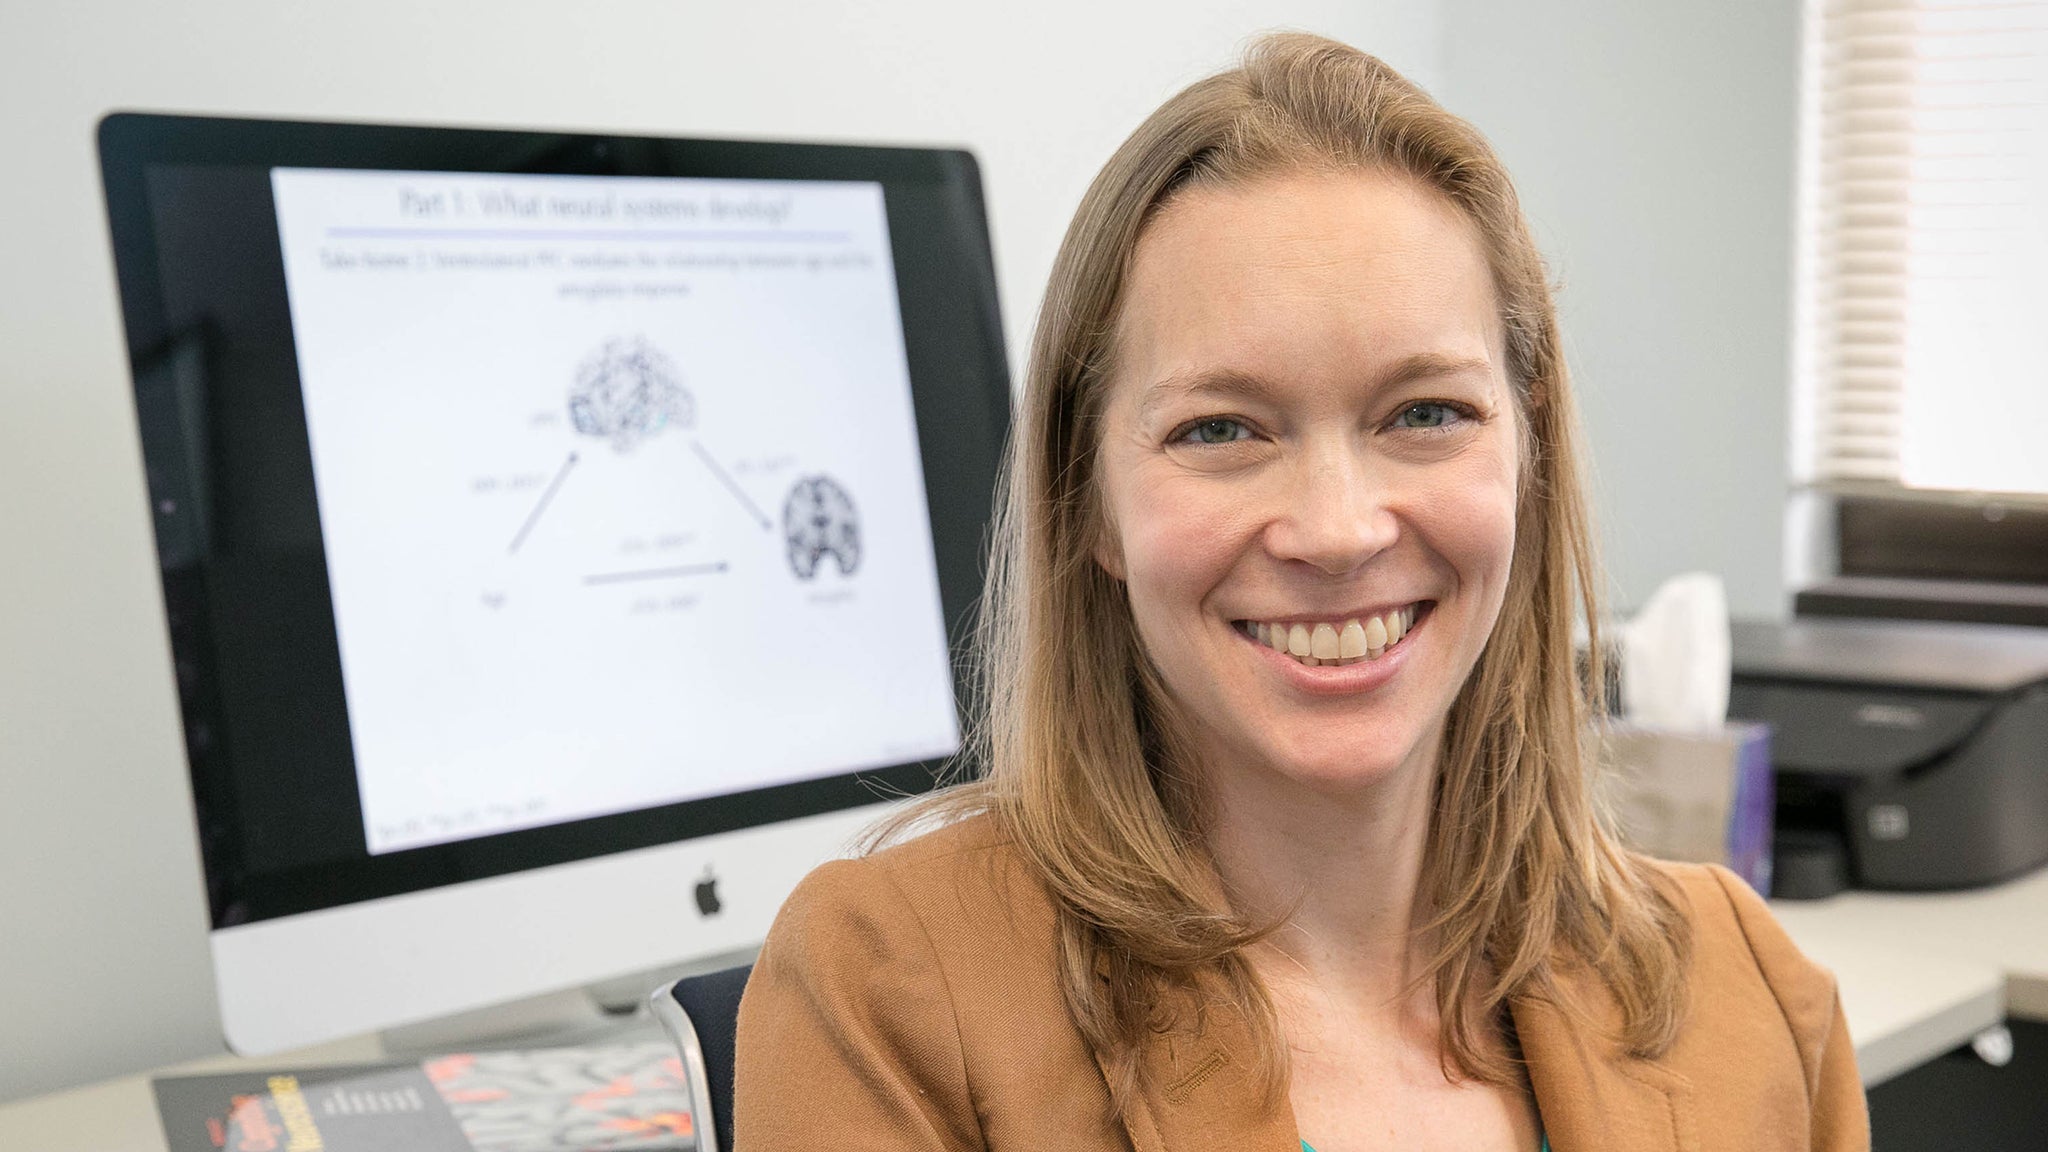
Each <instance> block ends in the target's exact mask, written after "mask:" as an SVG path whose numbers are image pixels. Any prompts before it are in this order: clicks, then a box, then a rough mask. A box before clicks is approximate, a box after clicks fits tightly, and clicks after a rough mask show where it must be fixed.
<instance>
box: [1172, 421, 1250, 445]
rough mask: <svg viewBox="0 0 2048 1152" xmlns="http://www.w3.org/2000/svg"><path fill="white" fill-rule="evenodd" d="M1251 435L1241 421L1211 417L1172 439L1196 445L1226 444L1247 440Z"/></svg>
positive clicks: (1197, 422)
mask: <svg viewBox="0 0 2048 1152" xmlns="http://www.w3.org/2000/svg"><path fill="white" fill-rule="evenodd" d="M1251 434H1252V430H1251V429H1249V428H1247V427H1245V426H1244V423H1243V421H1240V420H1232V419H1231V418H1229V417H1228V416H1211V417H1210V418H1208V419H1206V420H1197V421H1195V422H1194V423H1193V424H1190V425H1188V426H1187V427H1186V428H1183V429H1182V430H1181V432H1180V435H1178V436H1176V437H1174V439H1176V440H1180V441H1183V442H1193V443H1196V444H1228V443H1230V442H1231V441H1233V440H1249V439H1250V438H1251Z"/></svg>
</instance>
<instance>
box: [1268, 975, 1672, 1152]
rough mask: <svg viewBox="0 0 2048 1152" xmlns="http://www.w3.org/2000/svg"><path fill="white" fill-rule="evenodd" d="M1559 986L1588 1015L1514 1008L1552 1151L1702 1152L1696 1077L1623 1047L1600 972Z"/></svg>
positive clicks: (1537, 1005) (1521, 1004) (1562, 980)
mask: <svg viewBox="0 0 2048 1152" xmlns="http://www.w3.org/2000/svg"><path fill="white" fill-rule="evenodd" d="M1557 985H1558V993H1559V997H1560V999H1561V1000H1562V1001H1563V1002H1564V1003H1565V1004H1570V1005H1575V1006H1577V1007H1578V1009H1579V1011H1580V1013H1581V1014H1582V1015H1580V1016H1578V1017H1576V1018H1575V1017H1574V1016H1573V1015H1572V1014H1571V1013H1569V1012H1568V1011H1567V1010H1566V1009H1565V1008H1563V1007H1560V1006H1558V1005H1551V1004H1544V1003H1541V1002H1537V1001H1533V1000H1517V1001H1515V1002H1513V1003H1512V1004H1511V1005H1510V1006H1509V1007H1510V1010H1511V1011H1512V1012H1513V1014H1514V1019H1515V1032H1516V1034H1517V1036H1518V1037H1519V1038H1520V1039H1521V1042H1522V1058H1523V1059H1524V1060H1525V1061H1527V1063H1528V1066H1529V1081H1530V1084H1531V1085H1532V1086H1534V1088H1535V1090H1536V1109H1537V1111H1538V1112H1540V1113H1541V1114H1542V1116H1543V1130H1544V1133H1545V1134H1546V1135H1548V1136H1549V1137H1550V1147H1551V1149H1552V1152H1604V1150H1606V1149H1616V1150H1619V1149H1642V1150H1644V1152H1697V1150H1698V1148H1699V1140H1700V1138H1699V1123H1698V1121H1697V1119H1696V1117H1695V1116H1694V1110H1693V1093H1692V1084H1691V1082H1690V1081H1688V1080H1687V1079H1686V1078H1685V1077H1684V1076H1682V1075H1680V1074H1679V1073H1678V1071H1677V1070H1676V1069H1673V1068H1671V1067H1669V1066H1668V1065H1667V1064H1666V1063H1665V1062H1663V1061H1660V1060H1642V1059H1638V1058H1636V1057H1633V1056H1630V1055H1629V1054H1628V1053H1627V1052H1625V1051H1623V1050H1622V1048H1621V1046H1620V1045H1619V1044H1618V1043H1617V1042H1616V1041H1615V1039H1614V1037H1616V1036H1618V1035H1620V1032H1621V1028H1620V1024H1621V1011H1620V1008H1619V1006H1618V1005H1616V1004H1615V1002H1614V997H1613V996H1611V995H1609V994H1608V992H1607V989H1606V988H1605V987H1603V986H1601V984H1600V982H1599V980H1598V978H1597V977H1596V976H1595V975H1593V974H1592V973H1590V972H1587V971H1586V970H1584V969H1572V970H1567V971H1564V972H1561V973H1559V975H1558V977H1557ZM1581 1020H1583V1021H1584V1023H1581V1022H1579V1021H1581ZM1294 1152H1300V1147H1299V1145H1296V1147H1295V1149H1294Z"/></svg>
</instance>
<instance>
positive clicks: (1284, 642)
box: [1244, 604, 1417, 664]
mask: <svg viewBox="0 0 2048 1152" xmlns="http://www.w3.org/2000/svg"><path fill="white" fill-rule="evenodd" d="M1416 607H1417V606H1416V605H1414V604H1410V605H1408V606H1407V607H1405V608H1395V609H1392V610H1391V611H1387V612H1383V613H1381V614H1379V615H1377V616H1366V617H1364V618H1356V617H1354V618H1352V619H1350V620H1343V621H1336V622H1331V621H1318V620H1301V621H1280V620H1274V621H1270V622H1269V621H1264V620H1258V621H1249V622H1247V623H1246V624H1245V625H1244V627H1245V629H1246V631H1248V632H1250V633H1251V634H1252V637H1253V638H1254V639H1256V640H1258V642H1259V643H1261V644H1264V645H1266V646H1267V647H1270V648H1272V649H1273V650H1274V651H1276V652H1284V653H1286V654H1287V655H1289V656H1292V657H1294V658H1295V659H1296V660H1299V661H1301V662H1302V663H1303V664H1356V663H1358V662H1359V661H1360V660H1372V659H1376V658H1377V657H1378V656H1379V655H1380V654H1381V653H1383V652H1385V651H1386V650H1387V649H1389V648H1392V647H1393V646H1394V645H1396V644H1399V643H1400V642H1401V638H1402V637H1403V636H1406V635H1407V634H1408V630H1409V629H1410V628H1412V627H1414V626H1415V609H1416Z"/></svg>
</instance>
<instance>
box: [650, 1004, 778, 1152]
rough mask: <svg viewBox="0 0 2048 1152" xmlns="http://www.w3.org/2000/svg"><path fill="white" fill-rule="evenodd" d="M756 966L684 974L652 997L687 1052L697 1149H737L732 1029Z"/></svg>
mask: <svg viewBox="0 0 2048 1152" xmlns="http://www.w3.org/2000/svg"><path fill="white" fill-rule="evenodd" d="M753 970H754V966H753V965H751V964H742V965H740V966H739V967H737V968H726V969H723V970H721V971H718V972H707V973H705V974H704V975H702V976H685V977H683V978H682V979H681V980H677V981H675V982H674V983H671V984H667V985H664V986H663V987H660V988H657V989H655V990H654V994H653V995H651V996H649V997H648V1002H649V1003H650V1005H651V1006H652V1007H653V1009H654V1018H655V1019H656V1020H659V1021H661V1026H662V1028H663V1030H665V1031H666V1032H667V1033H668V1036H669V1039H670V1040H673V1041H675V1045H676V1050H677V1051H678V1052H680V1053H681V1054H682V1057H683V1078H684V1080H685V1081H686V1082H687V1083H688V1084H689V1088H690V1114H691V1119H692V1120H693V1121H694V1124H695V1130H696V1134H697V1148H698V1152H732V1068H733V1060H734V1045H733V1034H734V1033H735V1032H736V1031H737V1030H738V1027H739V1019H740V994H741V993H742V992H745V991H746V990H747V976H748V975H749V974H750V973H752V972H753Z"/></svg>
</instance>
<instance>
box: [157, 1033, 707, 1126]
mask: <svg viewBox="0 0 2048 1152" xmlns="http://www.w3.org/2000/svg"><path fill="white" fill-rule="evenodd" d="M155 1088H156V1099H157V1111H158V1114H159V1116H160V1117H161V1118H162V1120H163V1125H164V1135H165V1137H166V1139H167V1140H168V1142H169V1144H170V1148H171V1152H683V1150H686V1149H694V1148H695V1147H696V1140H695V1128H694V1126H693V1124H692V1122H691V1116H690V1098H689V1089H688V1087H687V1086H686V1084H685V1082H684V1080H683V1071H682V1065H681V1062H680V1061H678V1060H677V1059H676V1055H675V1050H674V1049H673V1048H671V1047H670V1046H669V1045H668V1044H666V1043H662V1042H649V1043H644V1044H626V1045H617V1046H610V1047H590V1048H542V1049H531V1050H525V1051H504V1052H474V1053H458V1054H453V1055H448V1056H439V1057H434V1058H432V1059H429V1060H424V1061H420V1062H417V1063H390V1064H375V1065H355V1066H345V1067H335V1068H302V1069H289V1070H273V1071H251V1072H236V1073H226V1074H221V1075H212V1076H160V1077H158V1078H157V1079H156V1081H155Z"/></svg>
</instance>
